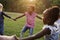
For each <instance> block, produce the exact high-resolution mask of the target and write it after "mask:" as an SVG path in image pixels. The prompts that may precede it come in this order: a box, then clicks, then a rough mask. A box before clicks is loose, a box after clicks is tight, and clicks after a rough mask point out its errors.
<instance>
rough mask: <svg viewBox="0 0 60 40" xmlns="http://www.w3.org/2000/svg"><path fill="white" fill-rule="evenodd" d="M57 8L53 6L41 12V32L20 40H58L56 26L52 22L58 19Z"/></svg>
mask: <svg viewBox="0 0 60 40" xmlns="http://www.w3.org/2000/svg"><path fill="white" fill-rule="evenodd" d="M58 16H59V7H57V6H53V7H51V8H48V9H46V10H45V11H44V12H43V23H44V27H43V30H42V31H41V32H39V33H37V34H35V35H32V36H31V37H27V38H22V40H35V39H38V38H41V37H43V36H45V40H58V35H59V34H58V31H59V30H58V29H59V28H58V26H56V25H55V24H54V22H55V21H56V20H57V19H58Z"/></svg>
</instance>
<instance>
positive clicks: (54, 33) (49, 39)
mask: <svg viewBox="0 0 60 40" xmlns="http://www.w3.org/2000/svg"><path fill="white" fill-rule="evenodd" d="M45 28H49V29H50V30H51V34H49V35H45V40H58V36H59V34H58V31H59V30H58V29H59V27H58V26H56V25H54V26H50V25H44V28H43V29H45Z"/></svg>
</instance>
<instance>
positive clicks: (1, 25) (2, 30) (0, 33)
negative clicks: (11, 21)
mask: <svg viewBox="0 0 60 40" xmlns="http://www.w3.org/2000/svg"><path fill="white" fill-rule="evenodd" d="M3 33H4V23H3V22H2V23H1V24H0V35H3Z"/></svg>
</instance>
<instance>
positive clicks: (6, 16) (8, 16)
mask: <svg viewBox="0 0 60 40" xmlns="http://www.w3.org/2000/svg"><path fill="white" fill-rule="evenodd" d="M3 15H4V16H6V17H8V18H11V17H10V16H8V15H7V14H5V13H3Z"/></svg>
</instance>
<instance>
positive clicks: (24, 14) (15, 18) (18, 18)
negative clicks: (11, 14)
mask: <svg viewBox="0 0 60 40" xmlns="http://www.w3.org/2000/svg"><path fill="white" fill-rule="evenodd" d="M23 16H25V14H23V15H21V16H19V17H17V18H15V19H19V18H21V17H23Z"/></svg>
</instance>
